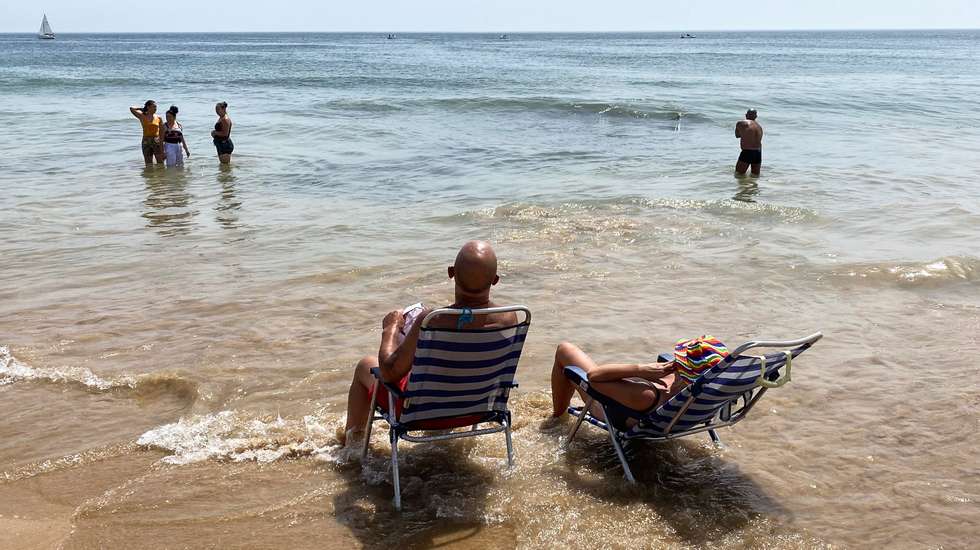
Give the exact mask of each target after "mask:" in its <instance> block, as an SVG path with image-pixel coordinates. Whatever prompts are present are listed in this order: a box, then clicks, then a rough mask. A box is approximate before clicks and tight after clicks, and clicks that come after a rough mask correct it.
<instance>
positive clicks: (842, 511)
mask: <svg viewBox="0 0 980 550" xmlns="http://www.w3.org/2000/svg"><path fill="white" fill-rule="evenodd" d="M978 41H980V33H977V32H973V31H971V32H952V31H951V32H939V33H926V32H922V33H912V32H909V33H752V34H722V33H718V34H709V35H705V36H703V37H701V38H698V39H697V40H684V41H680V40H677V39H676V38H675V37H674V36H673V35H511V37H510V40H507V41H500V40H496V39H494V38H493V37H489V36H477V35H408V36H402V37H400V38H399V39H398V40H394V41H386V40H383V39H382V38H381V37H377V36H369V35H312V34H311V35H218V36H204V35H74V36H72V35H66V36H64V37H59V39H58V40H56V41H54V42H53V43H48V42H40V41H37V40H36V39H34V38H33V37H31V36H16V35H5V36H0V52H2V53H3V55H0V104H2V105H3V107H2V108H0V119H2V120H3V121H4V126H5V129H6V131H4V132H0V149H2V150H4V151H5V154H4V155H3V157H2V158H0V188H2V190H3V193H2V195H0V258H2V264H0V265H2V267H0V345H2V346H6V347H5V348H4V349H3V350H2V351H0V418H3V419H4V420H3V421H2V422H0V472H2V474H0V525H2V526H3V529H0V546H3V547H5V548H6V547H12V548H16V547H36V546H41V547H54V546H59V545H60V546H62V547H65V548H90V547H99V546H100V545H101V546H106V545H108V546H112V547H131V546H134V545H136V544H139V545H140V546H143V547H155V546H156V547H168V548H180V547H201V546H205V547H221V548H229V547H256V546H289V547H314V546H315V547H320V546H322V544H323V541H324V540H328V541H331V542H333V541H336V542H337V543H345V544H353V545H362V546H368V547H372V546H379V545H390V544H395V543H398V544H402V545H404V546H407V547H427V546H434V545H441V544H449V545H454V546H459V547H463V548H477V547H485V546H486V545H487V544H491V545H494V546H498V547H520V548H527V547H539V546H546V547H547V546H558V545H561V546H572V547H595V546H611V547H625V546H635V544H636V542H635V541H644V542H643V544H645V545H647V546H651V547H657V546H668V547H681V548H683V547H735V548H742V547H750V548H754V547H776V548H796V547H825V546H845V547H882V546H890V547H914V548H920V547H921V548H925V547H944V548H956V547H967V546H969V545H970V544H971V543H970V541H971V540H975V539H976V538H977V536H978V535H980V531H978V527H977V525H980V522H978V518H980V515H978V512H977V510H978V508H977V502H978V499H980V465H978V462H977V461H976V458H975V455H976V451H977V446H976V440H977V436H978V433H977V430H978V419H980V416H978V413H980V400H978V398H977V391H976V385H975V384H974V383H973V382H972V380H973V379H974V378H975V375H976V374H977V373H978V367H977V366H976V365H975V364H974V362H973V361H971V360H970V359H969V358H971V357H973V356H975V355H976V354H977V353H978V352H980V343H978V341H977V335H978V334H980V300H978V296H980V294H978V289H980V244H978V243H980V239H978V236H980V201H978V199H977V196H978V193H977V191H978V184H977V173H978V166H980V163H978V161H977V156H976V152H977V151H978V150H980V130H978V128H980V125H978V124H977V122H978V120H977V114H976V113H978V112H980V109H978V107H980V105H978V100H977V99H976V94H975V90H976V88H977V85H978V84H980V64H978V63H977V60H978V53H977V52H978V51H980V50H978V48H977V44H978ZM746 60H750V62H748V63H747V62H746ZM143 63H150V64H151V65H152V66H154V67H156V66H159V67H164V68H166V70H164V71H156V70H139V69H136V68H134V67H138V66H139V65H140V64H143ZM749 67H755V68H756V69H757V71H756V72H755V74H753V73H752V71H750V70H748V68H749ZM158 74H160V75H162V76H157V75H158ZM161 78H163V79H165V81H161V80H160V79H161ZM164 93H165V94H167V95H168V96H169V97H164V96H162V95H160V94H164ZM147 97H153V98H155V99H156V100H157V101H158V102H159V103H160V104H161V105H162V106H164V107H166V106H167V105H169V104H170V103H178V104H179V105H180V107H181V119H182V121H183V123H184V125H185V131H186V132H187V134H188V136H189V144H190V148H191V152H192V157H191V158H190V160H189V162H188V165H187V166H186V167H185V168H184V169H183V170H169V171H168V170H164V169H157V168H144V167H143V166H142V160H141V158H140V153H139V149H138V147H137V144H138V140H139V134H138V131H139V130H138V126H137V124H136V121H134V120H132V118H131V117H130V115H129V114H128V112H127V111H126V107H127V106H129V105H132V104H137V103H142V101H144V100H145V99H147ZM218 100H227V101H228V102H229V104H230V108H229V111H230V114H231V116H232V117H233V119H234V120H235V131H234V135H233V139H234V140H235V142H236V152H235V161H234V164H233V165H232V166H231V167H230V168H219V167H218V165H217V163H216V161H215V159H214V158H213V157H214V154H213V150H212V149H211V145H210V141H209V139H208V136H207V132H208V130H209V129H210V126H211V125H212V124H213V115H212V113H211V106H212V105H213V103H214V102H215V101H218ZM749 105H751V106H754V107H757V108H758V109H759V110H760V120H761V122H762V123H763V125H765V127H766V132H767V134H766V142H765V147H766V149H765V159H764V162H765V167H764V173H763V177H762V178H761V179H759V180H752V179H735V178H733V177H732V175H731V165H732V163H733V162H734V159H735V157H736V156H737V142H736V141H735V140H734V137H733V135H732V126H733V124H734V121H735V120H736V119H737V118H738V116H739V114H740V113H741V112H742V111H743V110H744V109H745V107H747V106H749ZM922 132H926V135H925V136H923V134H922ZM468 238H487V239H491V240H492V241H493V242H494V244H495V246H496V247H497V250H498V254H499V256H500V257H501V259H502V268H501V270H502V282H501V284H500V285H499V286H498V287H497V291H496V292H497V300H498V301H499V302H520V303H525V304H527V305H528V306H529V307H530V308H531V309H532V310H533V312H534V321H533V326H532V328H531V330H530V333H529V337H528V341H527V346H526V348H525V353H524V356H523V359H522V361H521V366H520V369H519V372H518V378H519V380H520V383H521V388H520V390H519V391H518V392H517V395H515V396H514V398H513V409H514V412H515V422H516V426H515V428H516V430H515V436H514V437H515V446H516V452H517V466H516V468H515V469H513V470H511V471H507V470H506V469H504V468H503V457H504V445H503V440H502V439H503V438H502V437H487V438H483V439H481V440H480V441H476V442H472V441H471V442H455V443H449V444H444V445H436V446H432V447H428V448H426V447H424V446H416V447H412V446H410V445H406V452H405V453H404V459H405V464H404V467H403V469H402V475H403V496H404V499H405V507H406V512H405V513H404V514H402V515H400V516H399V515H397V514H395V513H393V511H392V509H391V506H390V496H391V486H390V480H389V474H388V471H387V461H386V453H387V452H388V446H387V443H386V442H385V441H384V437H383V436H382V435H377V434H376V441H375V443H374V444H373V451H372V457H371V458H370V459H369V460H368V461H367V462H366V463H364V464H363V465H362V464H360V463H359V462H358V461H357V460H353V459H351V457H349V456H347V454H345V453H344V452H343V451H342V450H341V449H339V448H338V447H337V440H336V435H337V430H338V429H339V427H340V426H341V425H342V424H343V413H344V403H345V399H346V392H347V384H348V383H349V380H350V370H351V366H352V365H353V363H354V362H355V361H356V360H357V358H358V357H360V356H362V355H365V354H370V353H373V352H374V351H375V350H376V347H377V340H378V336H379V324H380V323H379V322H380V319H381V317H382V316H383V315H384V313H385V312H386V311H388V310H389V309H392V308H394V307H398V306H401V305H404V304H409V303H413V302H416V301H419V300H422V301H425V302H427V303H431V304H438V303H445V302H447V301H448V300H450V299H451V292H452V288H451V286H450V284H449V281H448V280H446V279H445V265H447V264H448V263H449V262H450V261H451V260H452V257H453V255H454V253H455V250H456V248H457V247H458V246H459V244H460V243H461V242H462V241H464V240H465V239H468ZM814 330H822V331H823V332H824V333H825V335H826V337H825V338H824V340H823V341H821V342H820V343H819V344H818V345H817V346H815V347H814V348H813V349H812V350H811V351H808V352H807V354H806V355H805V356H803V358H801V359H800V360H799V361H798V364H797V365H796V366H797V369H796V372H794V380H793V383H791V384H790V385H788V386H787V387H785V388H783V389H781V390H779V391H773V392H770V394H769V395H768V396H767V397H766V400H765V401H764V402H762V405H764V406H761V405H760V407H759V408H758V409H756V411H755V412H754V413H753V416H754V418H752V417H750V419H749V420H747V421H746V422H744V423H742V424H739V425H738V426H736V427H734V428H733V429H731V430H728V431H727V433H722V434H721V435H722V438H723V440H724V441H725V442H726V447H725V448H724V449H716V448H714V447H712V446H710V445H708V443H707V438H704V439H700V438H699V437H694V438H691V439H690V440H687V441H678V442H672V443H668V444H662V445H637V446H636V447H635V448H634V449H632V451H631V452H632V453H633V455H634V456H633V458H632V460H633V463H634V469H635V470H636V473H637V476H638V478H639V479H640V483H639V485H638V487H635V488H634V487H629V486H627V485H625V484H624V483H623V482H622V478H621V477H622V476H621V470H620V469H619V468H618V466H617V463H616V461H615V456H614V455H613V453H612V450H611V449H610V448H609V446H608V443H607V439H606V438H605V437H604V436H603V434H601V433H598V432H596V431H595V430H592V431H589V432H587V433H586V436H585V437H584V438H582V439H581V440H577V441H576V443H575V444H574V445H572V447H571V449H570V450H569V451H568V452H559V450H558V443H559V440H560V436H561V434H562V433H563V431H564V429H565V428H566V427H567V426H565V425H560V424H559V425H555V424H553V423H551V422H549V421H547V417H548V416H549V413H550V396H549V395H548V394H547V390H548V375H549V371H550V367H551V364H550V363H551V355H552V353H553V350H554V346H555V345H556V344H557V343H558V342H560V341H561V340H566V339H567V340H571V341H574V342H577V343H579V344H581V345H582V346H583V347H585V348H586V349H587V350H588V351H589V352H590V353H593V354H594V355H595V356H596V357H597V359H599V360H600V361H609V362H618V361H638V360H646V359H648V358H649V357H651V356H652V355H653V354H655V353H657V352H659V351H663V350H665V349H669V346H670V344H671V343H672V342H673V341H674V340H675V339H676V338H679V337H683V336H691V335H694V334H703V333H711V334H714V335H716V336H718V337H719V338H722V339H723V340H724V341H726V342H728V343H729V344H734V343H738V342H741V341H744V340H748V339H753V338H760V337H761V338H792V337H797V336H800V335H804V334H808V333H810V332H813V331H814Z"/></svg>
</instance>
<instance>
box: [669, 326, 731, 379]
mask: <svg viewBox="0 0 980 550" xmlns="http://www.w3.org/2000/svg"><path fill="white" fill-rule="evenodd" d="M725 357H728V348H727V347H726V346H725V344H723V343H722V342H721V340H719V339H717V338H715V337H714V336H700V337H698V338H690V339H687V340H684V339H681V340H678V341H677V343H676V344H674V364H675V365H677V374H678V375H679V376H680V377H681V378H682V379H683V380H684V381H685V382H687V383H688V384H690V383H691V382H694V381H695V380H696V379H697V378H698V377H699V376H701V374H702V373H704V371H706V370H708V369H710V368H711V367H713V366H715V365H717V364H718V363H721V362H722V360H723V359H725Z"/></svg>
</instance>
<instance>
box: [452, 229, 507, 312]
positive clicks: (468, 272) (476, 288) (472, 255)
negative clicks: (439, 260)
mask: <svg viewBox="0 0 980 550" xmlns="http://www.w3.org/2000/svg"><path fill="white" fill-rule="evenodd" d="M449 278H450V279H453V280H454V281H455V282H456V301H457V302H458V301H461V300H483V301H486V300H488V299H489V297H490V287H492V286H493V285H495V284H497V281H499V280H500V277H498V276H497V255H496V254H495V253H494V251H493V247H491V246H490V243H488V242H486V241H470V242H468V243H466V244H464V245H463V247H462V248H460V249H459V253H457V254H456V262H455V263H454V264H453V265H452V266H450V267H449Z"/></svg>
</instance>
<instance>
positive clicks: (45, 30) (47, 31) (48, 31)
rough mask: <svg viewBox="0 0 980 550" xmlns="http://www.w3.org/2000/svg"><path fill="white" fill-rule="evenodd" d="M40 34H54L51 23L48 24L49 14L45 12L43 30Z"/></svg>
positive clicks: (42, 20)
mask: <svg viewBox="0 0 980 550" xmlns="http://www.w3.org/2000/svg"><path fill="white" fill-rule="evenodd" d="M38 34H42V35H45V34H54V33H53V32H51V25H49V24H48V14H44V19H41V30H40V31H39V32H38Z"/></svg>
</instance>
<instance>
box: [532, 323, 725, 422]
mask: <svg viewBox="0 0 980 550" xmlns="http://www.w3.org/2000/svg"><path fill="white" fill-rule="evenodd" d="M727 356H728V348H726V347H725V344H723V343H721V341H720V340H718V339H717V338H715V337H713V336H700V337H698V338H690V339H686V340H683V339H682V340H678V341H677V343H676V344H674V358H673V359H672V360H671V361H668V362H666V363H616V364H606V365H598V364H596V363H595V361H593V360H592V358H591V357H589V356H588V354H586V353H585V352H584V351H582V350H581V348H579V347H578V346H576V345H575V344H571V343H569V342H562V343H561V344H559V345H558V349H557V350H556V351H555V364H554V367H552V370H551V400H552V404H553V406H554V410H553V411H552V415H553V416H555V417H559V416H562V415H563V414H565V412H566V411H567V410H568V405H569V404H570V403H571V401H572V396H573V395H574V394H575V390H576V388H577V386H575V385H574V384H573V383H572V382H571V381H570V380H569V379H568V378H567V377H565V373H564V372H563V371H564V368H565V367H566V366H569V365H575V366H576V367H579V368H581V369H582V370H584V371H585V372H586V373H588V375H589V384H590V385H591V386H592V387H593V388H595V389H596V390H598V391H599V392H601V393H603V394H605V395H608V396H609V397H611V398H613V399H615V400H616V401H618V402H620V403H622V404H623V405H625V406H627V407H629V408H631V409H633V410H635V411H637V412H639V413H642V414H646V413H649V412H652V411H653V410H655V409H656V408H657V407H659V406H660V405H661V404H663V403H664V402H666V401H667V400H669V399H670V398H671V397H673V396H674V395H675V394H677V392H679V391H681V390H682V389H684V388H685V387H687V385H688V384H690V383H692V382H694V380H696V379H697V378H698V377H699V376H701V374H702V373H703V372H704V371H706V370H708V369H710V368H711V367H713V366H715V365H717V364H718V363H720V362H721V361H722V360H723V359H724V358H725V357H727ZM583 399H585V397H584V396H583ZM594 409H595V410H593V411H592V414H593V415H595V416H596V417H597V418H603V416H602V410H601V408H600V407H597V406H594Z"/></svg>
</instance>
